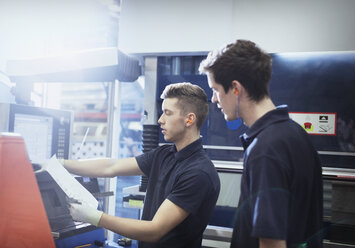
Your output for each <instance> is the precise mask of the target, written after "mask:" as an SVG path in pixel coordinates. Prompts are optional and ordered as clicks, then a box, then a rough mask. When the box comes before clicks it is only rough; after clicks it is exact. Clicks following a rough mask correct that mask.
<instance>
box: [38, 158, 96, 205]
mask: <svg viewBox="0 0 355 248" xmlns="http://www.w3.org/2000/svg"><path fill="white" fill-rule="evenodd" d="M43 167H44V168H45V169H46V170H47V171H48V173H49V174H50V175H51V176H52V178H53V179H54V180H55V181H56V183H57V184H58V185H59V187H61V188H62V190H63V191H64V193H65V194H66V195H67V196H68V197H70V198H73V199H74V200H77V201H79V202H80V203H81V204H83V205H86V206H89V207H92V208H95V209H97V207H98V201H97V200H96V199H95V197H94V196H93V195H92V194H91V193H90V192H89V191H88V190H87V189H86V188H85V187H84V186H83V185H81V184H80V183H79V182H78V181H77V180H76V179H75V178H74V177H73V176H72V175H71V174H70V173H69V172H68V171H67V170H66V169H65V168H64V166H63V165H62V164H61V163H60V162H59V161H58V160H57V157H56V156H55V155H54V156H53V157H51V158H50V159H48V160H47V161H45V162H44V164H43Z"/></svg>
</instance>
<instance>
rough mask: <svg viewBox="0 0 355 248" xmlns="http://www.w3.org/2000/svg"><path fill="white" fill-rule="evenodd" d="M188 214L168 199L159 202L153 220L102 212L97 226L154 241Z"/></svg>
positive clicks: (131, 236) (127, 235)
mask: <svg viewBox="0 0 355 248" xmlns="http://www.w3.org/2000/svg"><path fill="white" fill-rule="evenodd" d="M188 215H189V213H188V212H186V211H185V210H184V209H182V208H180V207H179V206H177V205H175V204H174V203H173V202H171V201H170V200H168V199H165V201H164V202H163V203H162V204H161V206H160V207H159V209H158V211H157V212H156V214H155V215H154V218H153V220H151V221H144V220H135V219H127V218H120V217H116V216H110V215H107V214H103V215H102V217H101V219H100V222H99V226H100V227H104V228H106V229H109V230H111V231H113V232H115V233H118V234H120V235H123V236H125V237H129V238H132V239H136V240H141V241H146V242H156V241H158V240H159V239H161V238H162V237H163V236H164V235H165V234H167V233H168V232H169V231H170V230H172V229H173V228H174V227H176V226H177V225H178V224H180V223H181V222H182V221H183V220H184V219H185V218H186V217H187V216H188Z"/></svg>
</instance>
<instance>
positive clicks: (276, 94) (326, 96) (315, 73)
mask: <svg viewBox="0 0 355 248" xmlns="http://www.w3.org/2000/svg"><path fill="white" fill-rule="evenodd" d="M206 55H207V53H205V52H201V53H193V54H189V53H179V54H177V53H174V54H169V53H168V54H167V53H165V54H152V55H144V61H145V81H146V88H145V102H144V110H145V114H146V120H145V125H144V130H143V147H144V149H147V150H148V149H152V148H154V147H155V146H157V145H158V144H159V143H164V142H165V141H164V140H163V137H162V135H161V134H159V132H158V129H159V128H158V125H157V120H158V116H159V115H160V114H161V103H162V100H161V99H160V94H161V93H162V91H163V89H164V88H165V86H166V85H167V84H170V83H176V82H191V83H194V84H197V85H199V86H201V87H202V88H203V89H204V90H205V91H206V93H207V95H208V98H209V99H211V94H212V92H211V90H210V89H209V88H208V84H207V79H206V77H205V76H204V75H199V73H198V67H199V64H200V62H201V60H202V59H204V58H205V56H206ZM272 57H273V74H272V79H271V85H270V87H271V88H270V93H271V98H272V99H273V101H274V103H275V104H276V105H281V104H287V105H288V106H289V110H290V116H291V118H293V119H294V120H295V121H296V122H298V123H299V124H300V125H301V126H303V127H304V128H305V130H306V131H307V132H308V133H309V135H310V137H311V140H312V142H313V144H314V146H315V147H316V149H317V151H318V152H319V155H320V158H321V161H322V166H323V179H324V223H325V225H324V229H323V230H322V231H323V233H324V246H325V247H343V246H344V245H351V244H353V245H355V239H354V236H353V235H352V234H353V233H355V221H354V217H355V194H354V192H355V125H354V122H355V112H354V110H355V97H354V94H355V52H316V53H284V54H282V53H281V54H272ZM245 130H246V127H245V126H242V127H241V128H240V129H238V130H236V131H231V130H229V129H228V128H227V126H226V123H225V121H224V118H223V115H222V114H221V113H220V111H219V110H218V109H217V107H216V106H215V104H212V103H210V112H209V115H208V117H207V120H206V121H205V123H204V125H203V127H202V129H201V135H202V136H203V144H204V148H205V150H206V152H207V153H208V154H209V156H210V157H211V159H212V160H213V162H214V164H215V166H216V168H217V170H218V172H219V175H220V179H221V184H222V185H221V186H222V187H221V193H220V197H219V199H218V202H217V206H216V209H215V213H214V215H213V217H212V219H211V221H210V225H209V226H208V228H207V229H206V231H205V235H204V240H203V245H204V246H206V247H229V241H230V238H231V233H232V227H233V214H234V211H235V209H236V206H237V202H238V198H239V192H238V188H239V185H240V176H241V172H242V170H243V166H242V158H243V149H242V145H241V143H240V141H239V138H238V137H239V135H241V134H242V133H243V132H244V131H245ZM142 184H143V185H141V188H143V189H144V180H143V181H142Z"/></svg>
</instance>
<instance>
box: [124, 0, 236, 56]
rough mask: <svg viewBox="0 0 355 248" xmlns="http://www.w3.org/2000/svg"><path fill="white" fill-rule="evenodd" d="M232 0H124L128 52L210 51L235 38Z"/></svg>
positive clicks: (126, 50)
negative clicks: (233, 35)
mask: <svg viewBox="0 0 355 248" xmlns="http://www.w3.org/2000/svg"><path fill="white" fill-rule="evenodd" d="M232 6H233V0H218V1H216V0H149V1H145V0H122V1H121V17H120V23H119V35H118V36H119V41H118V46H119V48H120V49H122V51H124V52H126V53H144V52H172V51H178V52H186V51H207V50H210V48H211V47H216V46H220V45H221V44H222V43H224V42H225V41H226V40H230V39H231V38H232V33H231V32H230V31H231V30H232V24H233V19H232V14H233V9H232V8H231V7H232Z"/></svg>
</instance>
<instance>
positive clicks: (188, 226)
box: [136, 139, 220, 248]
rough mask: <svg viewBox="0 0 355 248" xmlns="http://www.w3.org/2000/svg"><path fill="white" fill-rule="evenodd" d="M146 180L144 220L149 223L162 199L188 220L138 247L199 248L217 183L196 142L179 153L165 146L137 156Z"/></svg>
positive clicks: (198, 141) (213, 200) (213, 168)
mask: <svg viewBox="0 0 355 248" xmlns="http://www.w3.org/2000/svg"><path fill="white" fill-rule="evenodd" d="M136 160H137V162H138V165H139V168H140V169H141V170H142V171H143V173H144V174H145V175H146V176H147V177H148V185H147V193H146V197H145V200H144V209H143V215H142V219H143V220H152V219H153V217H154V215H155V213H156V211H157V210H158V208H159V207H160V205H161V204H162V203H163V201H164V200H165V199H169V200H170V201H171V202H173V203H174V204H176V205H178V206H179V207H181V208H182V209H184V210H185V211H187V212H188V213H189V215H188V217H187V218H186V219H185V220H184V221H183V222H182V223H180V224H179V225H178V226H176V227H175V228H174V229H173V230H171V231H170V232H169V233H167V234H166V235H165V236H164V237H163V238H162V239H161V240H159V241H158V242H157V243H147V242H140V243H139V247H140V248H142V247H144V248H145V247H169V248H174V247H180V248H181V247H189V248H194V247H201V241H202V234H203V231H204V230H205V228H206V226H207V224H208V221H209V219H210V216H211V214H212V212H213V209H214V207H215V204H216V202H217V198H218V195H219V189H220V181H219V177H218V174H217V171H216V169H215V167H214V165H213V163H212V162H211V160H210V159H209V158H208V157H207V155H206V154H205V152H204V150H203V148H202V140H201V139H198V140H196V141H195V142H193V143H191V144H189V145H188V146H186V147H185V148H183V149H182V150H180V151H179V152H178V151H177V150H176V147H175V145H164V146H161V147H158V148H156V149H155V150H152V151H149V152H148V153H144V154H142V155H140V156H138V157H136Z"/></svg>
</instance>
